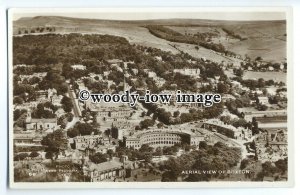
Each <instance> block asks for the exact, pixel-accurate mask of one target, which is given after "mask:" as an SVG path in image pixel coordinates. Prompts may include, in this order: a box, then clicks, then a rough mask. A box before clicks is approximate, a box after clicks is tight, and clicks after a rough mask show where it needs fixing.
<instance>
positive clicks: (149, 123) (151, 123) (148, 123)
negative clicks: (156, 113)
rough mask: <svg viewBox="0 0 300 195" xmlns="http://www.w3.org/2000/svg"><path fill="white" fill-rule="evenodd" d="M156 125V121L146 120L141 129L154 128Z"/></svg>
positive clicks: (142, 122) (141, 124)
mask: <svg viewBox="0 0 300 195" xmlns="http://www.w3.org/2000/svg"><path fill="white" fill-rule="evenodd" d="M154 123H155V121H154V120H151V119H145V120H143V121H141V122H140V127H141V128H142V129H147V128H148V127H150V126H153V125H154Z"/></svg>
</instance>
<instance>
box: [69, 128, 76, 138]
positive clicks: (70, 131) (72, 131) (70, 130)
mask: <svg viewBox="0 0 300 195" xmlns="http://www.w3.org/2000/svg"><path fill="white" fill-rule="evenodd" d="M67 135H68V137H70V138H73V137H76V136H78V135H79V130H78V129H77V128H72V129H68V131H67Z"/></svg>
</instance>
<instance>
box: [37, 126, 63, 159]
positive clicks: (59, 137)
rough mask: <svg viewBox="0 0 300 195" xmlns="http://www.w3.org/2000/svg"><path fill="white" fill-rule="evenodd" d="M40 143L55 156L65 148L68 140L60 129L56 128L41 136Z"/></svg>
mask: <svg viewBox="0 0 300 195" xmlns="http://www.w3.org/2000/svg"><path fill="white" fill-rule="evenodd" d="M41 144H42V145H43V146H46V151H47V152H53V154H55V155H56V156H57V155H58V153H59V152H60V151H61V150H65V149H67V147H68V140H67V139H66V138H65V136H64V133H63V131H62V130H56V131H54V132H53V133H49V134H48V135H46V136H45V137H43V139H42V141H41Z"/></svg>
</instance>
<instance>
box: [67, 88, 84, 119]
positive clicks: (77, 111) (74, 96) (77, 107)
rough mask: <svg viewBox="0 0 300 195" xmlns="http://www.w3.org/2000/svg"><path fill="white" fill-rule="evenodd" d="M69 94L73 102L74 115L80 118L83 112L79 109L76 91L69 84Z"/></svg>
mask: <svg viewBox="0 0 300 195" xmlns="http://www.w3.org/2000/svg"><path fill="white" fill-rule="evenodd" d="M68 95H69V97H70V98H71V101H72V104H73V111H74V117H76V118H79V117H80V116H81V112H80V110H79V106H78V103H77V99H76V95H75V93H74V91H73V90H72V89H70V86H69V85H68Z"/></svg>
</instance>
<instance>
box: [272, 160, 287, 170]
mask: <svg viewBox="0 0 300 195" xmlns="http://www.w3.org/2000/svg"><path fill="white" fill-rule="evenodd" d="M287 163H288V159H287V158H285V159H279V160H278V161H276V162H275V166H276V167H277V168H278V169H280V171H281V172H282V173H284V172H286V171H287V169H288V164H287Z"/></svg>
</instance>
